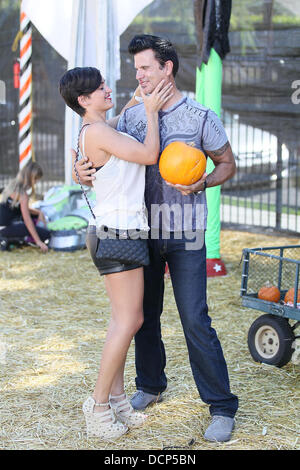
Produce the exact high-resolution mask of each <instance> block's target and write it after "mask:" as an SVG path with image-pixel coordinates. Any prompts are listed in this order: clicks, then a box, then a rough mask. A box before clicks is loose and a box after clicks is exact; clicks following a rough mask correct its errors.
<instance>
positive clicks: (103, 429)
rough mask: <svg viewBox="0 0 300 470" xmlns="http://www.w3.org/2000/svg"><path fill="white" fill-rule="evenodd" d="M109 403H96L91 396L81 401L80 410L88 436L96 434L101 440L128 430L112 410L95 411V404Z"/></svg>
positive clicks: (117, 435)
mask: <svg viewBox="0 0 300 470" xmlns="http://www.w3.org/2000/svg"><path fill="white" fill-rule="evenodd" d="M109 405H110V404H109V403H96V402H95V400H94V399H93V398H92V397H89V398H87V399H86V401H85V402H84V403H83V406H82V411H83V413H84V416H85V421H86V427H87V434H88V436H96V437H99V438H100V439H103V440H108V441H109V440H113V439H117V438H118V437H120V436H122V435H123V434H125V433H126V432H127V431H128V427H127V426H125V425H124V424H123V423H120V421H117V420H116V418H115V416H114V413H113V410H112V409H111V408H109V409H108V410H107V411H103V412H99V413H97V412H95V411H94V407H95V406H109Z"/></svg>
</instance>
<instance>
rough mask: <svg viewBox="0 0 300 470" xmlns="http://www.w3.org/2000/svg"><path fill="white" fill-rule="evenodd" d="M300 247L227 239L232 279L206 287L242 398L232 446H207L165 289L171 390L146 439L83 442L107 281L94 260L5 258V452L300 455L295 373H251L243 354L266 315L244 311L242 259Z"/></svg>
mask: <svg viewBox="0 0 300 470" xmlns="http://www.w3.org/2000/svg"><path fill="white" fill-rule="evenodd" d="M298 243H299V239H288V238H283V237H275V236H270V235H257V234H250V233H246V232H235V231H234V232H233V231H228V230H224V231H222V233H221V255H222V259H223V260H224V262H225V265H226V268H227V271H228V275H227V276H226V277H222V278H221V277H218V278H217V277H216V278H209V279H208V304H209V313H210V316H211V318H212V325H213V327H214V328H215V329H216V331H217V333H218V336H219V339H220V341H221V344H222V346H223V350H224V355H225V358H226V360H227V364H228V369H229V375H230V382H231V389H232V391H233V392H234V393H236V394H237V395H238V396H239V402H240V407H239V410H238V413H237V416H236V427H235V431H234V433H233V436H232V440H231V441H229V442H228V443H223V444H217V443H215V444H214V443H209V442H207V441H205V440H204V439H203V433H204V431H205V429H206V427H207V425H208V424H209V421H210V416H209V411H208V407H207V405H205V404H204V403H203V402H202V401H201V399H200V398H199V395H198V392H197V389H196V387H195V383H194V380H193V377H192V374H191V370H190V365H189V361H188V355H187V349H186V345H185V341H184V337H183V333H182V328H181V324H180V321H179V317H178V313H177V309H176V306H175V302H174V298H173V292H172V284H171V280H170V279H166V292H165V302H164V313H163V316H162V334H163V339H164V342H165V347H166V354H167V367H166V374H167V376H168V388H167V390H166V392H165V393H164V394H163V401H162V402H161V403H159V404H157V405H154V406H152V407H150V408H149V409H148V414H149V418H148V420H147V422H146V424H145V425H144V426H143V428H140V429H136V430H131V431H130V432H129V433H128V434H127V435H125V436H123V437H122V438H121V439H119V440H118V441H116V442H115V443H103V442H102V441H99V440H98V439H96V438H87V436H86V432H85V423H84V419H83V414H82V411H81V407H82V403H83V401H84V399H85V398H86V397H87V396H88V395H90V394H91V392H92V390H93V386H94V383H95V380H96V376H97V371H98V365H99V359H100V355H101V347H102V344H103V342H104V339H105V332H106V327H107V323H108V319H109V311H110V310H109V303H108V300H107V297H106V294H105V290H104V282H103V279H102V278H100V277H99V276H98V273H97V271H96V270H95V268H94V266H93V265H92V262H91V260H90V258H89V255H88V252H87V250H82V251H76V252H73V253H66V252H64V253H62V252H54V251H51V252H49V253H48V254H47V255H43V254H41V253H40V252H39V251H38V250H37V249H35V248H23V249H16V250H13V251H11V252H1V253H0V279H1V281H0V306H1V308H0V324H1V329H0V370H1V379H0V388H1V402H0V421H1V423H0V424H1V426H0V448H1V449H6V450H21V449H25V450H28V449H35V450H79V449H115V450H118V449H123V450H125V449H126V450H135V449H136V450H141V449H145V450H149V449H152V450H153V449H156V450H160V449H164V448H166V447H171V446H175V447H176V448H182V449H186V448H190V449H192V450H216V449H218V450H276V449H279V450H296V449H298V450H299V449H300V439H299V431H300V429H299V383H300V380H299V379H300V368H299V364H295V363H293V362H292V361H291V362H289V363H288V364H287V365H285V366H284V367H282V368H276V367H273V366H268V365H266V364H259V363H255V362H254V361H253V359H252V357H251V356H250V354H249V350H248V347H247V334H248V330H249V327H250V325H251V323H252V322H253V321H254V320H255V319H256V318H257V317H258V316H259V315H261V312H258V311H255V310H252V309H246V308H244V307H243V306H242V304H241V299H240V295H239V294H240V284H241V269H242V264H241V263H240V260H241V254H242V249H243V248H246V247H248V248H251V247H257V246H274V245H286V244H298ZM134 378H135V367H134V347H133V345H131V347H130V350H129V354H128V360H127V365H126V384H127V392H128V394H129V395H130V394H132V393H133V392H134V391H135V382H134Z"/></svg>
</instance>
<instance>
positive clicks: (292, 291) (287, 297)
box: [284, 288, 300, 304]
mask: <svg viewBox="0 0 300 470" xmlns="http://www.w3.org/2000/svg"><path fill="white" fill-rule="evenodd" d="M294 295H295V289H294V288H292V289H289V290H288V291H287V293H286V294H285V296H284V301H285V302H286V303H288V302H292V304H294ZM297 303H300V290H298V292H297Z"/></svg>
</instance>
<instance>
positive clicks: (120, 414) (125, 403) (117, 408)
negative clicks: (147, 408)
mask: <svg viewBox="0 0 300 470" xmlns="http://www.w3.org/2000/svg"><path fill="white" fill-rule="evenodd" d="M122 397H124V398H123V400H120V401H116V400H118V399H119V398H122ZM109 403H110V406H111V408H112V409H113V410H114V412H115V413H116V417H117V419H119V420H120V421H121V422H122V423H124V424H125V425H127V426H129V427H137V426H142V425H143V424H144V422H145V421H146V419H147V417H148V416H147V415H145V414H144V413H140V412H138V411H135V410H134V409H133V408H132V405H131V403H130V401H129V400H128V398H127V396H126V394H125V393H122V394H121V395H110V397H109Z"/></svg>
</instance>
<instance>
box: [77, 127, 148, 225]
mask: <svg viewBox="0 0 300 470" xmlns="http://www.w3.org/2000/svg"><path fill="white" fill-rule="evenodd" d="M86 129H87V127H85V128H84V129H83V132H82V141H81V142H82V155H83V156H85V148H84V139H85V132H86ZM124 135H126V136H127V137H131V138H132V139H134V137H132V136H130V135H128V134H124ZM94 176H95V178H96V179H95V180H94V181H93V187H94V189H95V192H96V205H95V206H94V207H93V212H94V214H95V216H96V221H95V219H94V218H91V220H90V225H95V223H97V225H98V226H99V227H100V226H101V225H106V226H107V227H111V228H118V229H123V230H128V229H140V230H149V226H148V221H147V215H146V206H145V201H144V193H145V165H141V164H139V163H133V162H128V161H126V160H121V159H120V158H117V157H115V156H114V155H111V157H110V159H109V160H108V162H107V163H105V165H104V166H102V167H101V168H100V169H99V170H98V171H97V172H96V173H94Z"/></svg>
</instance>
